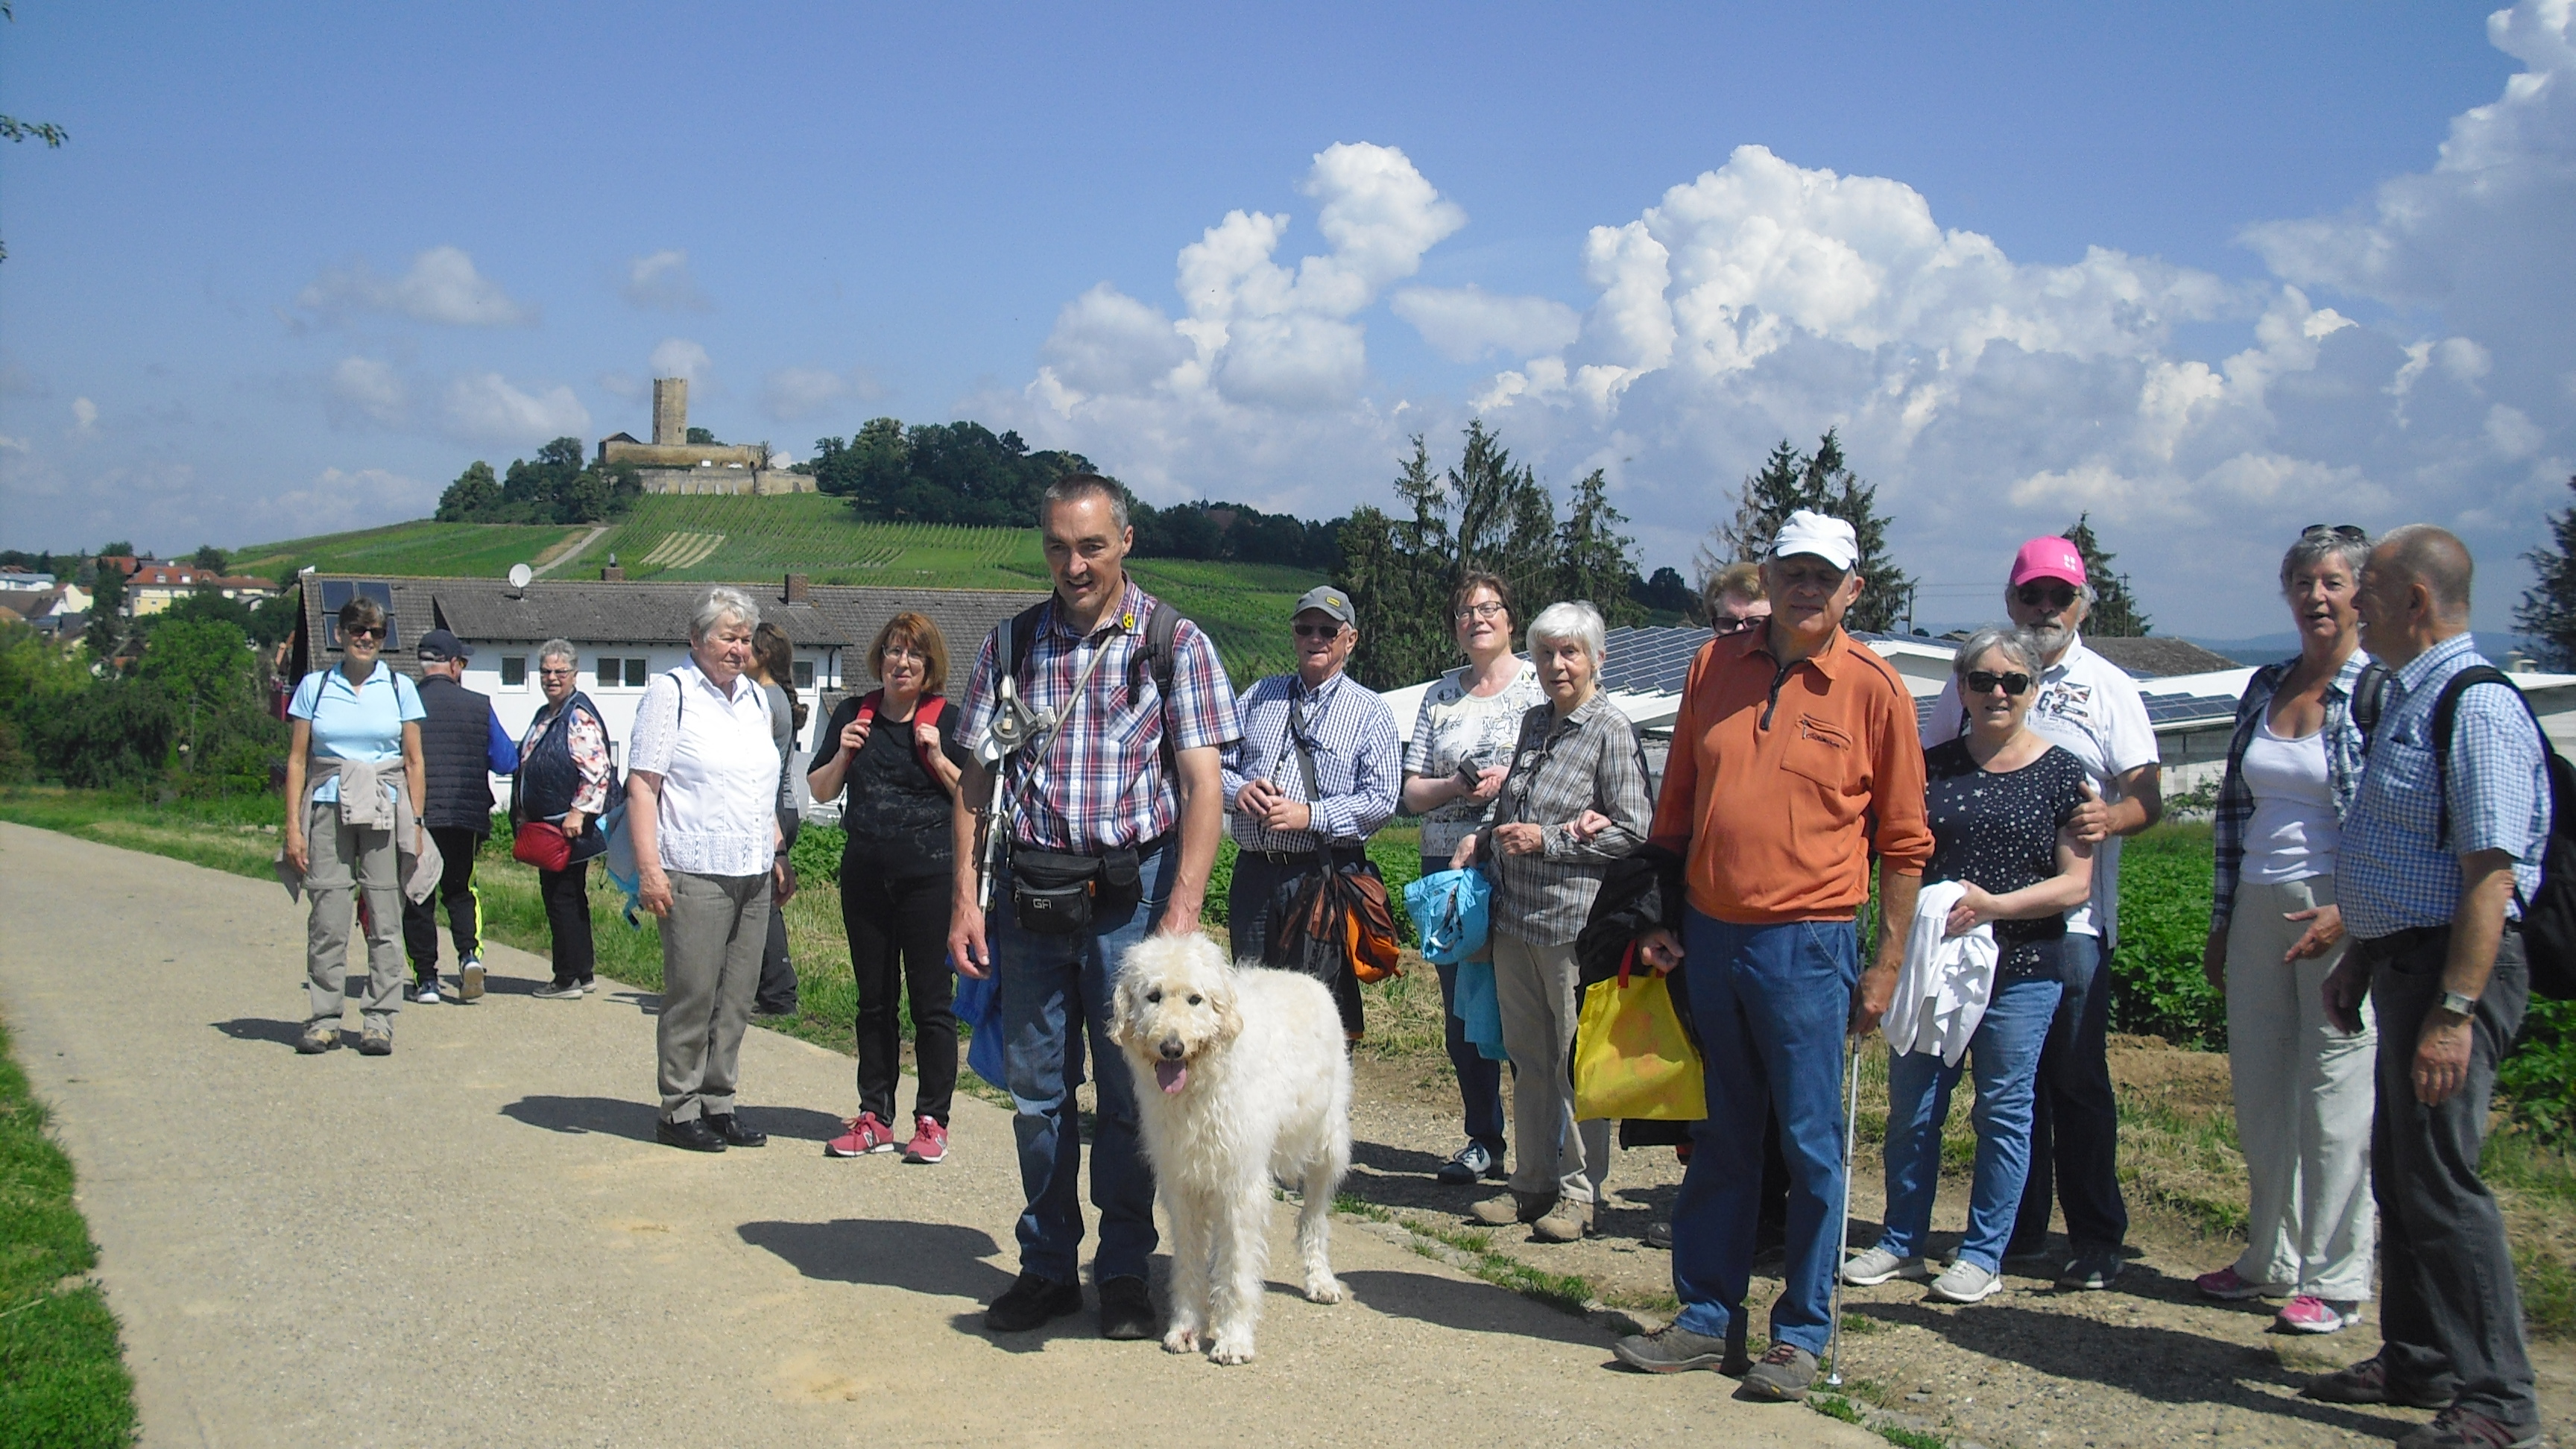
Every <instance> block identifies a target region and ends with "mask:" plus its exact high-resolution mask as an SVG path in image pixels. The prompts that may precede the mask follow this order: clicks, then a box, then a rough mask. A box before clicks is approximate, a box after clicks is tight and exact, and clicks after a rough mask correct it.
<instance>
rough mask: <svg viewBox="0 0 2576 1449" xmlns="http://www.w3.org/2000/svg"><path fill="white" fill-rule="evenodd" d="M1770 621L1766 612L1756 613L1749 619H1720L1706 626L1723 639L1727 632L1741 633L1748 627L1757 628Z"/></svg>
mask: <svg viewBox="0 0 2576 1449" xmlns="http://www.w3.org/2000/svg"><path fill="white" fill-rule="evenodd" d="M1770 622H1771V617H1770V616H1769V615H1768V614H1756V615H1754V616H1753V617H1752V618H1750V619H1720V620H1718V621H1717V622H1716V623H1714V624H1711V625H1709V626H1708V627H1709V631H1710V632H1711V633H1713V634H1715V635H1717V637H1719V638H1720V639H1723V638H1725V637H1726V636H1727V635H1729V634H1741V633H1744V632H1745V631H1746V630H1748V629H1759V628H1761V627H1762V626H1763V625H1765V624H1768V623H1770Z"/></svg>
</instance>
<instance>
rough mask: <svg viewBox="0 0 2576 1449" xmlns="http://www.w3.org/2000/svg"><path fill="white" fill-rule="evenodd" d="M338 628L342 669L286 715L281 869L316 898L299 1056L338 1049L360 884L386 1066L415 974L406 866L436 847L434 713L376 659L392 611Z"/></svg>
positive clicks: (373, 1028)
mask: <svg viewBox="0 0 2576 1449" xmlns="http://www.w3.org/2000/svg"><path fill="white" fill-rule="evenodd" d="M337 623H338V626H339V635H340V662H339V664H338V665H337V666H336V667H333V668H330V669H317V670H315V671H313V672H312V673H311V674H308V675H306V676H304V679H303V681H302V682H301V683H299V684H297V685H296V686H295V697H294V699H293V700H291V701H290V702H289V703H288V704H287V707H286V715H287V719H288V721H289V730H290V731H291V733H290V738H289V743H288V747H287V752H286V798H287V800H288V802H289V803H288V805H287V807H286V831H285V850H284V857H285V859H284V864H286V865H287V866H290V867H292V868H293V871H294V872H295V873H298V874H300V875H301V876H302V881H301V884H302V887H303V889H304V890H305V891H306V892H308V893H309V894H310V895H311V896H312V898H313V914H312V917H311V920H310V922H309V923H308V925H307V926H306V928H305V947H304V960H305V974H306V977H307V979H308V983H309V988H308V996H307V1002H308V1005H309V1007H310V1010H309V1011H308V1013H307V1014H306V1017H305V1024H304V1035H303V1037H302V1038H301V1039H299V1040H298V1041H297V1042H296V1044H295V1049H296V1050H297V1051H300V1052H303V1053H305V1054H306V1055H308V1056H309V1055H312V1054H313V1053H316V1052H326V1051H329V1050H330V1049H331V1048H333V1047H336V1046H338V1045H339V1044H340V1011H341V1004H342V1003H341V989H342V987H343V985H344V984H345V982H346V980H347V975H348V968H349V927H350V922H351V917H352V914H353V912H354V910H355V906H354V904H353V903H352V902H351V900H350V898H349V890H350V887H351V886H353V885H354V886H356V887H357V888H358V889H359V890H361V891H363V892H365V894H366V897H367V995H366V999H365V1001H364V1002H363V1003H362V1004H361V1005H360V1007H359V1017H360V1025H361V1027H362V1031H361V1034H360V1036H359V1038H358V1050H359V1051H360V1052H361V1053H363V1054H365V1055H367V1056H371V1057H381V1056H389V1055H391V1054H392V1052H393V1049H394V1013H395V1012H398V1011H400V1010H402V989H403V982H404V981H405V980H406V979H407V978H408V977H409V974H410V973H409V972H407V971H406V970H405V969H404V967H403V951H402V902H403V892H402V882H403V874H402V871H403V862H402V861H401V860H400V859H399V857H400V856H403V855H417V854H418V853H419V852H420V850H421V848H422V846H423V845H424V844H425V843H426V841H427V839H428V832H427V831H426V830H425V829H424V828H423V827H422V826H421V824H420V821H419V818H418V817H417V815H415V814H414V808H415V802H417V801H418V800H419V799H420V798H421V791H422V787H423V776H424V775H425V773H426V771H427V766H426V764H425V763H424V761H423V758H422V756H421V752H420V722H421V721H422V720H424V719H427V718H428V717H429V711H427V710H426V709H424V708H422V707H421V702H420V691H419V690H418V689H417V688H416V687H415V686H414V685H413V684H412V682H411V680H409V679H408V678H406V677H404V676H402V675H400V674H396V673H395V672H394V670H393V666H392V665H390V664H387V663H386V662H385V661H384V660H383V659H382V658H380V657H378V656H379V655H380V654H381V653H382V652H383V649H384V643H385V611H384V606H383V605H381V604H378V603H377V602H376V601H375V600H373V599H370V598H368V597H366V596H365V595H363V594H361V595H359V596H357V597H356V598H353V599H351V600H349V602H348V603H346V604H344V605H342V606H341V609H340V614H339V618H338V620H337ZM308 785H309V786H310V789H309V790H308V788H307V787H308Z"/></svg>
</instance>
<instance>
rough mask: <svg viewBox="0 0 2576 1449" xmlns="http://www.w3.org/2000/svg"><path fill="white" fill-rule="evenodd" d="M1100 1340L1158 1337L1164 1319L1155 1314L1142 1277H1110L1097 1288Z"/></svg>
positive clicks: (1161, 1331)
mask: <svg viewBox="0 0 2576 1449" xmlns="http://www.w3.org/2000/svg"><path fill="white" fill-rule="evenodd" d="M1100 1336H1101V1337H1102V1338H1160V1337H1162V1336H1163V1317H1162V1315H1161V1314H1159V1313H1156V1312H1155V1311H1154V1295H1152V1294H1151V1293H1148V1292H1146V1291H1145V1280H1144V1279H1142V1278H1126V1277H1121V1278H1112V1279H1110V1280H1108V1281H1107V1282H1105V1283H1102V1284H1101V1285H1100Z"/></svg>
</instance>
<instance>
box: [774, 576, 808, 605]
mask: <svg viewBox="0 0 2576 1449" xmlns="http://www.w3.org/2000/svg"><path fill="white" fill-rule="evenodd" d="M780 597H781V598H783V599H785V600H786V601H787V602H788V603H791V604H801V603H804V602H805V600H806V589H805V575H803V574H789V575H788V576H787V591H786V592H785V593H784V594H782V595H780Z"/></svg>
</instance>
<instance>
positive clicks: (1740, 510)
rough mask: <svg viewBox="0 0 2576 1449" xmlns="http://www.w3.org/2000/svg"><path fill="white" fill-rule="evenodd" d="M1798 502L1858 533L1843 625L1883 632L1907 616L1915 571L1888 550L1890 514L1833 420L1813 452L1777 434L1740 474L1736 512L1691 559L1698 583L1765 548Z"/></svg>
mask: <svg viewBox="0 0 2576 1449" xmlns="http://www.w3.org/2000/svg"><path fill="white" fill-rule="evenodd" d="M1801 508H1812V509H1814V510H1815V511H1817V512H1818V513H1823V514H1827V515H1829V516H1831V517H1834V518H1839V519H1842V520H1843V521H1844V522H1846V523H1849V524H1850V525H1851V526H1852V532H1853V534H1854V535H1856V537H1857V539H1858V541H1859V544H1860V558H1859V560H1858V561H1857V563H1856V564H1855V567H1856V568H1858V570H1859V572H1860V576H1861V584H1862V587H1861V593H1860V598H1859V599H1858V600H1857V601H1855V602H1854V603H1853V604H1852V607H1851V612H1850V613H1849V614H1848V615H1845V616H1844V619H1843V624H1844V626H1845V627H1847V628H1852V629H1863V630H1869V631H1872V632H1885V631H1887V630H1891V629H1894V628H1896V627H1897V625H1898V624H1899V623H1900V622H1902V621H1905V620H1908V619H1910V618H1912V617H1913V613H1914V579H1913V577H1912V576H1911V575H1909V574H1907V573H1906V572H1905V571H1904V570H1903V569H1900V568H1898V567H1897V566H1896V561H1895V560H1894V559H1893V558H1890V557H1889V556H1888V552H1887V524H1888V519H1887V518H1886V516H1885V515H1883V514H1881V513H1880V512H1879V511H1878V489H1877V488H1876V487H1875V486H1873V485H1871V484H1869V483H1865V482H1863V481H1861V479H1860V477H1859V476H1858V475H1856V474H1854V473H1853V472H1852V470H1851V467H1850V465H1849V464H1848V463H1847V462H1845V461H1844V458H1843V444H1842V439H1841V437H1840V436H1839V434H1838V430H1836V429H1833V428H1827V429H1826V430H1825V435H1824V436H1823V437H1822V438H1820V439H1818V440H1817V441H1816V450H1815V451H1814V452H1813V453H1802V452H1800V451H1798V449H1797V448H1796V447H1795V446H1794V445H1792V444H1791V443H1790V442H1789V440H1788V439H1786V438H1783V439H1781V440H1780V442H1779V445H1778V446H1776V447H1774V448H1773V449H1772V450H1771V453H1770V456H1768V457H1766V458H1764V459H1763V460H1762V466H1761V467H1760V468H1759V469H1757V470H1755V471H1754V472H1753V473H1751V474H1749V475H1747V476H1746V478H1745V480H1744V486H1743V487H1742V488H1741V489H1740V490H1738V492H1737V493H1736V497H1735V513H1734V516H1732V517H1731V518H1728V519H1726V520H1724V521H1722V522H1720V523H1719V524H1718V526H1717V527H1716V529H1715V530H1713V532H1712V536H1711V537H1710V539H1709V541H1708V542H1706V543H1704V544H1702V545H1701V546H1700V550H1699V555H1698V557H1697V558H1696V559H1694V560H1693V563H1694V565H1695V567H1696V569H1697V571H1698V574H1699V583H1700V588H1701V590H1702V591H1705V589H1706V588H1707V586H1708V580H1709V579H1710V578H1711V577H1712V576H1713V575H1715V574H1716V573H1717V571H1718V570H1719V569H1722V568H1724V567H1726V566H1727V565H1728V564H1731V563H1736V562H1739V561H1741V562H1748V563H1749V562H1758V561H1760V559H1761V558H1762V556H1763V555H1764V554H1767V553H1769V552H1770V551H1771V540H1772V539H1774V538H1776V537H1778V536H1779V532H1780V525H1781V524H1782V523H1783V522H1785V521H1787V519H1788V517H1789V515H1790V514H1792V513H1794V512H1796V511H1797V510H1799V509H1801Z"/></svg>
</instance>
